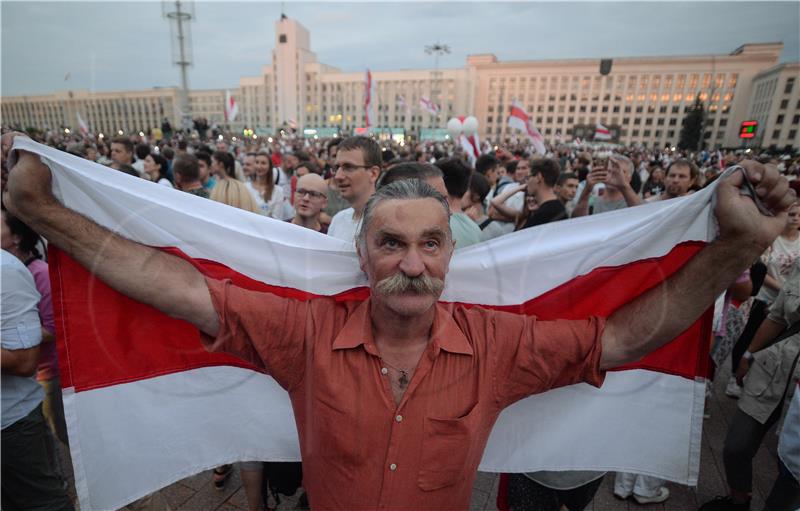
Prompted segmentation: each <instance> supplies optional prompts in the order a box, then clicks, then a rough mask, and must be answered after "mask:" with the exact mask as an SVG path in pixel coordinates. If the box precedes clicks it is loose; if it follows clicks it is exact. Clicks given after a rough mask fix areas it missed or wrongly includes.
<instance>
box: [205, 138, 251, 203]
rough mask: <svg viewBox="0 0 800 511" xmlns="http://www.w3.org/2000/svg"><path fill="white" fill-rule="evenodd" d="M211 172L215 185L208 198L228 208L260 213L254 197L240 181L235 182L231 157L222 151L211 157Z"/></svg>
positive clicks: (233, 164)
mask: <svg viewBox="0 0 800 511" xmlns="http://www.w3.org/2000/svg"><path fill="white" fill-rule="evenodd" d="M211 172H212V173H213V174H214V175H215V176H216V177H217V184H216V185H215V186H214V188H212V189H211V195H210V196H209V198H210V199H211V200H215V201H217V202H222V203H223V204H227V205H228V206H233V207H235V208H239V209H243V210H245V211H250V212H252V213H261V208H259V207H258V204H257V203H256V200H255V197H253V194H252V193H251V192H250V190H248V188H247V186H245V184H244V183H242V182H241V181H238V180H236V178H234V177H233V176H234V175H235V172H236V170H235V163H234V161H233V156H231V155H230V154H229V153H226V152H224V151H217V152H215V153H214V154H212V155H211Z"/></svg>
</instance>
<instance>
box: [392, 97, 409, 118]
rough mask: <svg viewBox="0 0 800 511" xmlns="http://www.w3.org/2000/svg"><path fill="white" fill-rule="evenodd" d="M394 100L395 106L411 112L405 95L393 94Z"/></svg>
mask: <svg viewBox="0 0 800 511" xmlns="http://www.w3.org/2000/svg"><path fill="white" fill-rule="evenodd" d="M395 101H396V102H397V106H398V107H399V108H400V109H402V110H405V112H406V113H411V106H410V105H409V104H408V103H406V97H405V96H403V95H402V94H398V95H397V96H395Z"/></svg>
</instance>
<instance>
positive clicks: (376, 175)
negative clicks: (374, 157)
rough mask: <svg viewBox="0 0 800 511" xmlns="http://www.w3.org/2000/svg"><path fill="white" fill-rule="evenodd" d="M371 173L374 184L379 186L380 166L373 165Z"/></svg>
mask: <svg viewBox="0 0 800 511" xmlns="http://www.w3.org/2000/svg"><path fill="white" fill-rule="evenodd" d="M369 173H370V181H372V184H377V183H378V178H379V177H381V167H380V166H379V165H373V166H372V167H370V168H369Z"/></svg>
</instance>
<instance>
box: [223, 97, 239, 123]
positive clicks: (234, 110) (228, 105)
mask: <svg viewBox="0 0 800 511" xmlns="http://www.w3.org/2000/svg"><path fill="white" fill-rule="evenodd" d="M238 113H239V105H238V104H237V103H236V100H235V99H234V97H233V96H232V95H231V91H229V90H226V91H225V120H226V121H227V122H233V121H234V120H235V119H236V114H238Z"/></svg>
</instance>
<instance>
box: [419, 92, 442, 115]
mask: <svg viewBox="0 0 800 511" xmlns="http://www.w3.org/2000/svg"><path fill="white" fill-rule="evenodd" d="M419 106H420V108H422V109H423V110H425V111H426V112H428V113H429V114H431V115H439V105H437V104H436V103H434V102H433V100H432V99H430V98H428V96H422V97H421V98H419Z"/></svg>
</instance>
